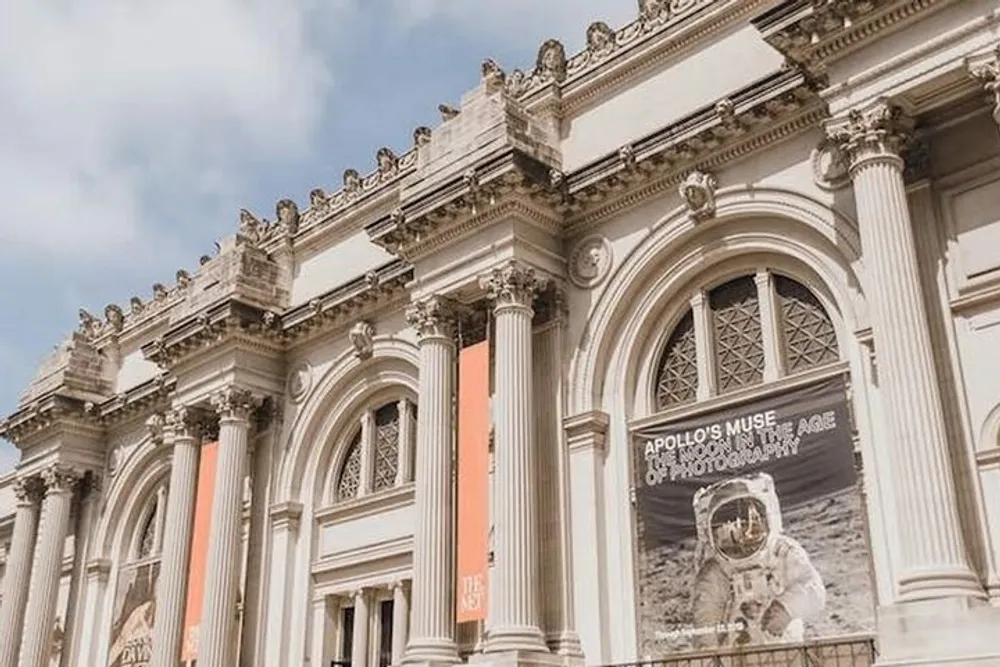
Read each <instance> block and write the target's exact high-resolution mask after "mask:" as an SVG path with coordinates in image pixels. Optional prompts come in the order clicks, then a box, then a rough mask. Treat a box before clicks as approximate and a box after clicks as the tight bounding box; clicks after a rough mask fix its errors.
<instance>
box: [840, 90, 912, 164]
mask: <svg viewBox="0 0 1000 667" xmlns="http://www.w3.org/2000/svg"><path fill="white" fill-rule="evenodd" d="M827 136H828V137H829V138H830V140H831V141H834V142H835V143H836V144H837V145H838V146H839V147H840V150H842V151H843V152H844V155H845V156H846V157H847V159H848V160H849V161H850V168H851V169H854V168H856V167H857V166H858V165H859V164H860V163H861V162H863V161H865V160H870V159H885V158H893V159H899V158H900V156H901V154H902V152H903V150H904V149H905V148H906V146H907V144H908V143H909V142H910V140H911V138H912V137H913V119H911V118H909V117H908V116H907V115H906V114H904V113H903V110H902V109H900V108H899V107H898V106H896V105H894V104H891V103H889V102H887V101H885V100H880V101H878V102H877V103H875V104H873V105H872V106H870V107H868V108H865V109H852V110H851V111H850V113H848V114H847V116H846V117H845V118H841V119H839V120H836V121H833V122H831V123H830V124H829V125H828V126H827Z"/></svg>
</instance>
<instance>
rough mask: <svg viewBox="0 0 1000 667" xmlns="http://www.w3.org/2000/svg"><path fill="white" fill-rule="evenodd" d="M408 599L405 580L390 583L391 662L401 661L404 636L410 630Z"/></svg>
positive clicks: (404, 645) (404, 648)
mask: <svg viewBox="0 0 1000 667" xmlns="http://www.w3.org/2000/svg"><path fill="white" fill-rule="evenodd" d="M409 625H410V599H409V595H407V590H406V582H405V581H402V580H400V581H397V582H395V583H393V585H392V664H394V665H398V664H400V663H402V661H403V653H404V651H405V650H406V636H407V635H408V634H409V632H410V628H409Z"/></svg>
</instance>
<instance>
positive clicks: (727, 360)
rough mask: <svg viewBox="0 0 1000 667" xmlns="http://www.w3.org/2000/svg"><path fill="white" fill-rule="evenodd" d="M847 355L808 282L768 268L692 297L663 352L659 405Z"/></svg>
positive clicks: (678, 402)
mask: <svg viewBox="0 0 1000 667" xmlns="http://www.w3.org/2000/svg"><path fill="white" fill-rule="evenodd" d="M839 358H840V352H839V350H838V347H837V335H836V330H835V329H834V326H833V322H832V321H831V319H830V316H829V314H828V313H827V312H826V310H825V309H824V308H823V306H822V304H821V303H820V301H819V299H817V298H816V296H815V295H814V294H813V293H812V292H810V291H809V289H808V288H806V287H805V286H804V285H802V284H800V283H798V282H796V281H795V280H792V279H791V278H788V277H786V276H782V275H778V274H772V273H770V272H767V271H761V272H758V273H757V274H756V275H748V276H741V277H739V278H736V279H734V280H730V281H728V282H726V283H723V284H722V285H719V286H717V287H715V288H713V289H711V290H709V291H708V292H707V293H702V292H699V293H698V294H695V295H694V296H693V297H692V299H691V307H690V308H689V309H688V310H687V311H686V312H685V313H684V315H683V316H682V317H681V318H680V320H679V321H678V323H677V324H676V326H675V327H674V330H673V332H672V333H671V335H670V337H669V338H668V340H667V344H666V346H665V348H664V350H663V352H662V354H661V356H660V360H659V364H658V366H657V373H656V378H655V386H654V402H655V408H656V409H657V410H666V409H668V408H671V407H674V406H677V405H683V404H685V403H691V402H694V401H696V400H699V399H703V398H708V397H710V396H714V395H718V394H725V393H728V392H732V391H736V390H739V389H743V388H745V387H751V386H754V385H758V384H761V383H763V382H769V381H773V380H777V379H778V378H780V377H782V376H784V375H788V374H792V373H799V372H802V371H806V370H809V369H813V368H818V367H821V366H824V365H827V364H830V363H833V362H836V361H837V360H838V359H839Z"/></svg>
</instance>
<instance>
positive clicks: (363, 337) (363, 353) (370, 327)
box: [348, 321, 375, 361]
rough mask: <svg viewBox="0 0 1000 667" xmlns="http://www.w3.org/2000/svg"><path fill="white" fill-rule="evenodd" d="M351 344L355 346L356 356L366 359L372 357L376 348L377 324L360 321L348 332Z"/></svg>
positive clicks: (362, 359)
mask: <svg viewBox="0 0 1000 667" xmlns="http://www.w3.org/2000/svg"><path fill="white" fill-rule="evenodd" d="M348 338H349V339H350V341H351V345H352V346H353V347H354V356H355V357H357V358H358V359H360V360H361V361H365V360H366V359H371V357H372V353H373V350H374V338H375V325H374V324H372V323H371V322H365V321H362V322H358V323H357V324H355V325H354V326H353V327H352V328H351V332H350V333H349V334H348Z"/></svg>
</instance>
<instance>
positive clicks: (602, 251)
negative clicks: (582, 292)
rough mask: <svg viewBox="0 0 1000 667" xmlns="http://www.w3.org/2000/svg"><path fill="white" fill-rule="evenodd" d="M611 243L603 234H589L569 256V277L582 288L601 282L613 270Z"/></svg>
mask: <svg viewBox="0 0 1000 667" xmlns="http://www.w3.org/2000/svg"><path fill="white" fill-rule="evenodd" d="M611 262H612V256H611V244H610V243H608V240H607V239H606V238H604V237H603V236H599V235H594V236H588V237H587V238H585V239H583V240H582V241H580V242H579V243H577V244H576V247H575V248H574V249H573V251H572V252H571V253H570V256H569V278H570V280H572V281H573V284H574V285H576V286H577V287H579V288H581V289H588V288H591V287H595V286H597V285H598V284H600V283H601V282H602V281H603V280H604V279H605V278H606V277H607V275H608V273H609V272H610V271H611Z"/></svg>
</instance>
